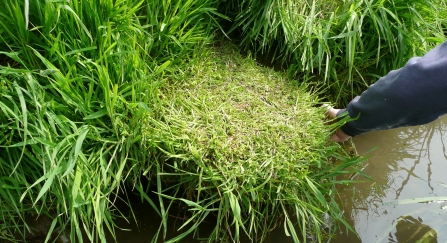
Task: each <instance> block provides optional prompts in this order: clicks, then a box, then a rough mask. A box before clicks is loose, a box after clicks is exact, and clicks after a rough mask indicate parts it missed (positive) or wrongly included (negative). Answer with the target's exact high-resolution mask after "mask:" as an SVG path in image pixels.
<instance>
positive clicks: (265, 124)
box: [147, 46, 359, 242]
mask: <svg viewBox="0 0 447 243" xmlns="http://www.w3.org/2000/svg"><path fill="white" fill-rule="evenodd" d="M188 65H189V68H188V69H187V71H185V72H184V73H183V75H180V76H173V77H172V79H170V81H169V82H168V83H167V84H165V85H164V86H163V87H164V88H163V89H162V90H161V91H160V97H161V99H160V103H159V106H158V107H157V108H155V112H154V113H156V115H155V116H154V117H153V118H151V119H150V121H149V122H148V124H149V127H148V129H147V137H148V138H149V139H150V143H151V145H153V146H154V147H156V148H158V151H161V152H160V153H158V157H157V158H156V159H157V160H158V162H159V163H158V165H159V167H157V182H158V187H157V188H158V193H159V195H160V202H164V204H165V205H164V206H161V208H162V209H163V208H167V205H168V204H169V205H170V203H172V202H173V201H180V202H181V203H185V205H186V206H187V207H188V209H189V211H190V213H191V215H189V217H190V220H188V221H186V222H185V223H184V225H183V226H182V227H181V228H185V229H188V230H186V231H185V232H184V233H183V234H181V235H179V237H177V238H174V239H172V241H176V240H179V239H180V238H181V237H183V236H184V235H185V234H187V233H190V232H192V231H194V230H195V229H197V227H198V225H200V224H201V223H202V222H204V221H205V218H206V217H207V216H208V215H209V214H210V213H212V214H213V215H215V217H217V224H216V227H215V229H214V231H213V232H212V234H211V235H210V236H206V237H209V238H208V241H209V242H213V241H219V242H220V241H221V240H222V239H221V237H228V238H231V239H232V240H234V241H236V242H237V241H239V239H240V237H241V235H248V236H249V237H250V238H251V239H252V240H253V241H254V242H261V241H262V240H263V239H265V237H266V236H267V234H268V232H269V231H270V230H271V229H273V228H275V227H276V226H278V224H284V227H285V228H286V231H288V233H289V234H291V235H292V236H293V237H294V239H295V241H296V242H298V240H299V238H301V239H303V238H304V239H305V238H306V233H309V232H311V233H313V234H315V235H316V237H318V238H320V239H321V237H323V235H324V234H323V233H322V232H321V231H320V228H321V226H322V224H324V222H323V220H322V219H321V218H322V216H323V215H324V214H326V213H327V214H330V216H331V217H332V218H333V219H335V221H342V219H341V218H340V217H341V216H340V215H341V214H340V210H339V208H338V206H337V204H336V203H334V201H333V199H334V198H333V197H334V192H333V191H332V186H333V184H334V183H336V182H335V181H333V180H332V178H333V176H335V175H336V174H337V173H339V172H340V171H341V170H343V169H344V168H345V167H346V166H348V165H350V164H355V163H358V162H359V160H357V159H353V160H350V159H348V158H347V157H345V155H344V154H343V152H342V150H341V149H340V147H339V145H337V144H334V143H329V142H328V137H329V134H330V130H331V129H332V128H331V127H328V126H325V125H324V124H323V120H324V116H325V114H324V113H325V112H324V110H323V109H321V108H316V105H317V104H318V103H319V101H318V99H317V95H316V94H314V93H312V92H309V91H308V90H309V89H308V87H306V86H305V85H299V84H297V83H295V82H293V81H290V80H288V79H286V78H285V75H284V74H283V73H278V72H274V71H273V70H272V69H268V68H262V67H260V66H258V65H257V64H256V63H255V61H254V60H252V59H250V58H243V57H241V56H240V54H238V52H237V51H235V50H234V48H232V47H228V46H219V47H218V48H211V49H206V50H204V51H202V52H201V54H199V55H198V56H196V58H195V59H194V60H192V61H191V62H189V63H188ZM334 158H339V159H340V160H341V161H342V163H340V164H341V166H340V167H337V166H336V164H338V163H334V161H335V160H334ZM163 182H164V183H163ZM165 183H166V184H167V185H169V187H168V186H164V185H166V184H165ZM172 184H174V186H172ZM172 195H175V196H172ZM163 198H165V199H170V200H168V202H169V203H167V202H166V201H165V200H162V199H163ZM162 205H163V203H162ZM176 207H177V206H176ZM168 214H169V213H163V212H162V215H168ZM278 216H282V217H278ZM163 220H164V223H163V224H164V225H167V224H166V220H168V218H167V216H164V218H163ZM295 223H296V225H295ZM296 229H300V230H299V231H300V232H299V231H296ZM200 236H201V237H204V236H203V235H200Z"/></svg>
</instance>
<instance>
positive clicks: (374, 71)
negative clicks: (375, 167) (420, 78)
mask: <svg viewBox="0 0 447 243" xmlns="http://www.w3.org/2000/svg"><path fill="white" fill-rule="evenodd" d="M230 3H231V4H228V1H225V2H224V3H223V4H222V5H221V9H222V12H224V13H225V14H227V15H229V16H231V17H233V18H234V22H233V23H232V31H235V33H237V34H236V36H235V37H234V38H235V39H239V38H238V35H240V40H241V44H242V46H244V47H245V48H248V49H252V50H255V51H256V52H257V53H258V56H261V55H269V56H271V57H272V59H273V60H276V61H277V62H281V63H284V64H287V67H288V70H289V73H290V74H291V75H292V76H295V77H299V78H300V79H301V80H303V81H304V82H307V81H309V80H313V81H318V82H319V83H320V85H321V86H322V87H324V88H326V89H327V90H328V91H330V92H331V94H332V96H330V98H331V99H332V100H333V101H336V102H339V103H345V102H346V101H349V100H350V99H351V98H352V97H353V96H355V95H356V94H359V93H360V92H361V91H363V90H364V89H365V88H366V87H367V86H368V85H369V84H371V83H372V82H374V81H375V80H376V79H377V78H378V77H380V76H381V75H384V74H386V73H387V72H389V71H391V70H392V69H396V68H400V67H401V66H403V65H404V63H405V62H406V61H407V60H408V59H409V58H410V57H412V56H414V55H422V54H423V53H425V52H426V51H427V50H428V49H430V48H432V46H434V45H436V44H439V43H441V42H442V41H443V40H445V37H444V26H445V18H444V17H443V16H445V13H446V10H447V8H446V3H445V1H444V0H441V1H437V0H436V1H435V0H428V1H426V0H410V1H406V0H405V1H404V0H383V1H379V0H346V1H323V0H313V1H295V0H263V1H254V0H237V1H230Z"/></svg>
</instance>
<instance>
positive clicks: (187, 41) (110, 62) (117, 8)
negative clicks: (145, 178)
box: [0, 0, 217, 242]
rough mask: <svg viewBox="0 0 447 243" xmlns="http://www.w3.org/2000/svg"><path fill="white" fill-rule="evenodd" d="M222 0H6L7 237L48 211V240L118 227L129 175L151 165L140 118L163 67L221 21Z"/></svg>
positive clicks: (2, 37)
mask: <svg viewBox="0 0 447 243" xmlns="http://www.w3.org/2000/svg"><path fill="white" fill-rule="evenodd" d="M212 3H213V2H212V1H202V2H200V1H183V0H179V1H158V0H157V1H151V0H146V1H132V0H127V1H112V0H106V1H87V0H85V1H47V0H35V1H18V0H6V1H1V3H0V50H1V52H0V90H1V94H0V124H1V125H0V132H1V133H2V134H3V136H2V138H1V139H0V151H1V153H0V185H1V186H0V215H1V217H0V226H1V227H0V228H1V230H0V238H3V239H12V238H15V239H20V238H27V232H35V231H33V229H31V227H30V222H31V221H32V220H35V219H36V218H39V217H43V216H44V215H48V216H50V217H51V218H54V219H53V221H52V224H51V227H50V228H49V229H48V231H49V232H47V233H48V238H47V240H48V239H49V238H50V236H51V233H52V232H59V233H60V234H64V233H63V232H64V230H65V229H68V230H67V232H68V233H67V235H68V236H69V238H70V239H71V240H72V242H82V241H83V240H86V241H88V242H105V241H106V239H105V232H106V231H109V232H112V234H113V232H114V230H115V228H116V227H115V225H114V217H116V216H120V215H119V212H117V211H116V210H115V208H114V204H115V202H116V200H125V197H124V198H120V195H125V188H126V187H124V184H129V185H130V187H129V188H138V186H139V178H140V177H141V174H143V173H144V172H145V171H146V170H147V169H148V168H151V163H152V161H149V160H148V158H149V157H150V153H149V152H148V151H146V150H142V149H141V148H142V147H144V146H143V144H142V139H141V134H142V133H143V131H142V130H141V129H142V125H143V124H142V122H141V121H142V119H143V118H145V117H146V116H147V114H148V113H150V111H149V109H148V106H150V104H152V103H156V102H157V100H158V96H157V87H158V86H159V85H160V84H159V81H158V80H159V77H161V76H162V75H163V72H164V70H165V69H166V68H168V67H169V65H171V64H173V63H176V62H177V61H178V60H179V57H182V58H185V57H187V56H188V55H190V53H191V52H192V50H193V46H196V45H198V44H199V43H200V44H203V43H206V42H207V41H208V40H209V38H210V36H211V33H212V32H214V31H216V30H215V29H214V28H217V27H216V25H215V22H216V21H215V20H213V18H214V17H215V15H214V9H213V8H212ZM176 17H180V18H176ZM142 193H143V192H142ZM142 196H143V195H142ZM30 218H31V219H32V220H31V221H30V220H27V219H30ZM56 229H57V230H56Z"/></svg>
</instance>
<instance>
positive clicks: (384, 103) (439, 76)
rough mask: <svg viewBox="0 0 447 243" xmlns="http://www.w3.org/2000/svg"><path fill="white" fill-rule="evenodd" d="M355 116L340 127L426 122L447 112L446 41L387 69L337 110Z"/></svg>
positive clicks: (356, 129)
mask: <svg viewBox="0 0 447 243" xmlns="http://www.w3.org/2000/svg"><path fill="white" fill-rule="evenodd" d="M345 111H347V114H348V115H349V116H350V117H351V118H358V119H357V120H354V121H350V122H348V123H346V124H345V125H343V126H342V127H341V129H342V130H343V131H344V132H345V133H346V134H348V135H350V136H352V137H354V136H357V135H360V134H362V133H366V132H370V131H375V130H386V129H392V128H396V127H403V126H415V125H422V124H426V123H429V122H431V121H434V120H436V119H437V118H438V117H439V116H441V115H443V114H445V113H447V42H444V43H443V44H441V45H439V46H437V47H436V48H434V49H432V50H431V51H429V52H428V53H427V54H425V55H424V56H423V57H414V58H411V59H410V60H409V61H408V62H407V63H406V64H405V66H404V67H402V68H400V69H398V70H394V71H391V72H389V73H388V74H387V75H386V76H384V77H382V78H380V79H379V80H378V81H377V82H376V83H375V84H373V85H371V86H370V87H369V88H368V89H367V90H366V91H364V92H363V93H362V94H361V95H360V96H357V97H355V98H354V99H353V100H352V101H351V102H350V103H349V104H348V106H347V107H346V109H343V110H340V111H339V112H338V113H337V116H338V117H341V116H343V114H346V112H345Z"/></svg>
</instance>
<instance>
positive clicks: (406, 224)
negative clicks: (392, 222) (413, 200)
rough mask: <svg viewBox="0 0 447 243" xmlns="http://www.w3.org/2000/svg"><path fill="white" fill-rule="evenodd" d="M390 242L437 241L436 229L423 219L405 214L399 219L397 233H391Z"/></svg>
mask: <svg viewBox="0 0 447 243" xmlns="http://www.w3.org/2000/svg"><path fill="white" fill-rule="evenodd" d="M389 242H399V243H402V242H421V243H437V242H438V240H437V236H436V231H435V230H433V229H432V228H430V227H429V226H428V225H425V224H422V220H421V219H420V218H419V219H415V218H413V217H411V216H403V217H400V218H399V219H398V220H397V225H396V233H394V234H392V233H390V237H389Z"/></svg>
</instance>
